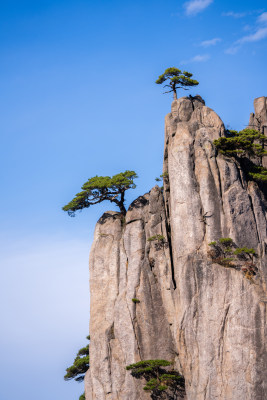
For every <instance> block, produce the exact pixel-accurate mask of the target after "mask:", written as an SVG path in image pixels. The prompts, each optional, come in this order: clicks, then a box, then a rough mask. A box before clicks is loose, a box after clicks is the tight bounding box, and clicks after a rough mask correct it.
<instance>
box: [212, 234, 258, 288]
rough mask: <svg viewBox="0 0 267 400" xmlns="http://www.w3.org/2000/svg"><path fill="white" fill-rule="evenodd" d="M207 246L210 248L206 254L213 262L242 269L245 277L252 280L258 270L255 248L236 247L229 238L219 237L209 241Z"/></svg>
mask: <svg viewBox="0 0 267 400" xmlns="http://www.w3.org/2000/svg"><path fill="white" fill-rule="evenodd" d="M209 246H211V250H209V251H208V255H209V256H210V258H211V259H212V262H213V263H216V264H219V265H222V266H223V267H226V268H234V269H236V270H238V271H242V272H243V273H244V276H245V278H247V279H249V280H250V281H251V282H254V280H253V277H254V276H255V275H256V274H257V271H258V268H257V265H256V258H257V254H256V251H255V249H253V248H248V247H238V246H237V245H236V244H235V243H234V241H233V239H231V238H221V239H220V240H219V241H218V242H215V241H214V242H211V243H209Z"/></svg>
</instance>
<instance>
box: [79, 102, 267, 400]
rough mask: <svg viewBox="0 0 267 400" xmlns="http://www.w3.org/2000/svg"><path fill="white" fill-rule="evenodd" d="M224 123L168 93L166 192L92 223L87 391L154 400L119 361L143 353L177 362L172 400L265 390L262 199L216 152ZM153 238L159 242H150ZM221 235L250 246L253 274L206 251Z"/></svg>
mask: <svg viewBox="0 0 267 400" xmlns="http://www.w3.org/2000/svg"><path fill="white" fill-rule="evenodd" d="M263 99H265V112H266V110H267V107H266V98H263ZM263 112H264V111H263ZM252 118H254V117H253V116H252V117H251V119H250V124H253V122H251V121H252ZM224 131H225V129H224V125H223V123H222V121H221V119H220V118H219V117H218V115H217V114H216V113H215V112H214V111H213V110H211V109H210V108H208V107H206V106H205V103H204V101H203V100H202V98H201V97H199V96H196V97H194V98H193V97H189V98H187V97H184V98H180V99H179V100H176V101H174V102H173V103H172V109H171V113H170V114H168V115H167V116H166V121H165V149H164V168H163V172H164V177H165V178H164V190H163V193H162V190H161V189H160V188H159V187H157V186H156V187H154V188H153V189H152V190H151V191H150V193H148V194H145V195H144V196H141V197H139V198H138V199H137V200H135V201H134V202H133V203H132V204H131V206H130V208H129V210H128V212H127V214H126V218H125V220H122V219H121V216H120V214H119V213H116V212H107V213H105V214H104V215H103V216H102V217H101V218H100V220H99V221H98V223H97V225H96V229H95V235H94V242H93V245H92V249H91V253H90V293H91V311H90V335H91V343H90V369H89V371H88V372H87V375H86V380H85V389H86V391H85V393H86V400H139V399H144V400H145V399H150V398H151V397H150V394H149V393H146V392H145V391H144V390H143V389H142V388H143V386H144V385H143V382H142V381H141V380H138V379H135V378H133V377H132V376H131V374H130V372H129V371H126V369H125V367H126V366H127V365H129V364H131V363H135V362H137V361H139V360H147V359H166V360H170V361H173V362H174V365H175V368H176V369H177V370H178V371H180V372H181V373H182V374H183V376H184V378H185V385H186V394H185V393H182V394H180V395H177V397H176V398H177V399H180V398H183V399H188V400H214V399H218V400H222V399H224V400H226V399H227V400H229V399H232V400H239V399H241V398H243V399H246V400H252V399H253V400H260V399H265V398H267V384H266V379H265V375H266V367H267V349H266V334H267V332H266V316H267V314H266V305H267V292H266V279H267V267H266V244H267V223H266V199H265V197H264V195H263V193H262V192H261V190H260V189H259V187H258V185H257V184H256V183H255V182H253V181H249V180H248V179H247V177H246V174H245V172H244V171H243V170H242V168H241V166H240V165H239V163H238V161H236V160H235V159H233V158H227V157H225V156H222V155H220V154H218V153H217V151H216V149H215V147H214V146H213V140H214V139H217V138H219V137H220V136H221V135H223V134H224ZM155 235H161V237H163V238H164V240H163V241H162V242H157V241H149V240H148V239H149V238H151V237H152V236H155ZM229 237H230V238H232V239H233V242H234V243H235V244H236V246H239V247H244V246H246V247H248V248H254V249H255V251H256V253H257V260H256V261H255V263H256V267H255V269H254V272H253V279H252V278H251V279H248V276H246V275H245V274H244V272H243V271H242V269H240V268H235V267H233V266H232V267H231V266H229V265H228V266H225V265H222V264H220V263H217V261H216V259H215V258H214V257H212V256H211V247H210V246H209V244H210V242H213V241H219V240H220V238H229ZM244 263H246V260H245V261H244ZM132 299H138V300H139V301H140V302H139V303H135V302H133V301H132Z"/></svg>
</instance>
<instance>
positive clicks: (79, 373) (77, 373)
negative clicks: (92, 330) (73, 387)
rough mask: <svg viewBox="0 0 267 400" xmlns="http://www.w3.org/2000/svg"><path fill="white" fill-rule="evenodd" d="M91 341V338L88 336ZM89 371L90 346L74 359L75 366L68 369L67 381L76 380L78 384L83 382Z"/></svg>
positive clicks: (80, 351)
mask: <svg viewBox="0 0 267 400" xmlns="http://www.w3.org/2000/svg"><path fill="white" fill-rule="evenodd" d="M87 339H88V340H90V336H87ZM88 369H89V345H87V346H85V347H82V348H81V349H80V350H79V351H78V353H77V356H76V357H75V359H74V362H73V364H72V365H71V366H70V367H68V368H67V369H66V375H65V376H64V379H65V381H69V380H71V379H74V380H75V381H76V382H82V381H83V380H84V376H85V373H86V371H87V370H88Z"/></svg>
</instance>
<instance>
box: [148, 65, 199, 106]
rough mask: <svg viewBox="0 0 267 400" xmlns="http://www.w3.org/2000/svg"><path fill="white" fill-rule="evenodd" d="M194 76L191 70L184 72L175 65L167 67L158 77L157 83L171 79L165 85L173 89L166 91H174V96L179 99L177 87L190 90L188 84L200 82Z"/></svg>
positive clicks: (192, 84)
mask: <svg viewBox="0 0 267 400" xmlns="http://www.w3.org/2000/svg"><path fill="white" fill-rule="evenodd" d="M192 76H193V74H191V72H187V71H183V72H182V71H181V70H180V69H178V68H174V67H173V68H167V69H166V70H165V72H164V73H163V74H162V75H160V76H159V77H158V79H157V80H156V83H157V84H159V85H160V84H162V83H164V82H166V81H167V80H169V83H167V84H166V85H164V87H168V88H170V89H171V90H168V91H167V92H164V93H171V92H173V98H174V100H177V89H184V90H189V89H187V87H188V86H197V85H198V84H199V82H198V81H196V80H195V79H191V78H192Z"/></svg>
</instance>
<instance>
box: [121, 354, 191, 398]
mask: <svg viewBox="0 0 267 400" xmlns="http://www.w3.org/2000/svg"><path fill="white" fill-rule="evenodd" d="M172 364H173V363H172V362H170V361H167V360H145V361H139V362H137V363H135V364H131V365H128V366H127V367H126V370H128V371H129V370H130V371H131V374H132V376H133V377H135V378H137V379H140V378H144V379H145V380H146V385H145V386H144V387H143V389H144V390H145V391H150V392H151V395H152V398H157V399H160V398H162V397H161V396H162V395H163V392H164V393H165V394H167V393H168V395H169V396H170V397H168V398H176V397H173V396H174V394H176V393H177V392H179V391H180V392H184V379H183V377H182V376H181V375H180V374H179V372H177V371H175V370H174V369H173V368H172ZM170 368H171V370H169V369H170ZM164 398H165V397H164Z"/></svg>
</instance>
